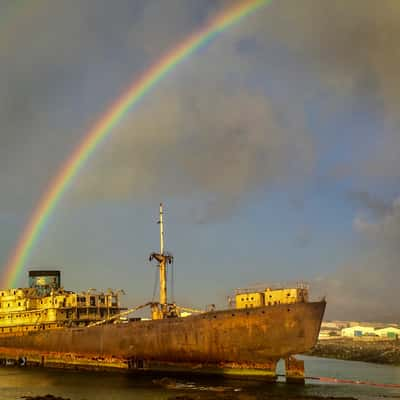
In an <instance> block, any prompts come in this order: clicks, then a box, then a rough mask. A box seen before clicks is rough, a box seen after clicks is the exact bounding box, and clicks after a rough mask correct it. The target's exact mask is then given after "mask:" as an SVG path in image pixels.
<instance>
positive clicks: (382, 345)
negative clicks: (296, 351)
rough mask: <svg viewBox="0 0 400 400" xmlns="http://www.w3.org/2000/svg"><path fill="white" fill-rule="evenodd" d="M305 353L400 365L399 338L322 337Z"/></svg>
mask: <svg viewBox="0 0 400 400" xmlns="http://www.w3.org/2000/svg"><path fill="white" fill-rule="evenodd" d="M307 355H309V356H317V357H324V358H336V359H340V360H348V361H364V362H370V363H376V364H387V365H400V340H363V339H353V338H338V339H324V340H319V341H318V343H317V344H316V346H315V347H314V348H313V349H312V350H310V351H309V352H308V353H307Z"/></svg>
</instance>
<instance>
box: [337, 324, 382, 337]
mask: <svg viewBox="0 0 400 400" xmlns="http://www.w3.org/2000/svg"><path fill="white" fill-rule="evenodd" d="M341 334H342V336H344V337H361V336H375V335H376V333H375V328H374V327H372V326H360V325H357V326H351V327H349V328H343V329H342V330H341Z"/></svg>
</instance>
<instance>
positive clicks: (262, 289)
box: [235, 281, 310, 294]
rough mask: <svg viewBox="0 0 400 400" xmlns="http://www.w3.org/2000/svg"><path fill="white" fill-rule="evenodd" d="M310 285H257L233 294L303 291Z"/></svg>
mask: <svg viewBox="0 0 400 400" xmlns="http://www.w3.org/2000/svg"><path fill="white" fill-rule="evenodd" d="M309 288H310V285H309V284H308V283H307V282H303V281H298V282H284V283H282V282H275V283H257V284H255V285H252V286H249V287H246V288H237V289H235V294H245V293H260V292H265V291H266V290H267V289H271V290H280V289H283V290H284V289H305V290H309Z"/></svg>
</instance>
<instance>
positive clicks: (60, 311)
mask: <svg viewBox="0 0 400 400" xmlns="http://www.w3.org/2000/svg"><path fill="white" fill-rule="evenodd" d="M37 282H40V280H39V279H37V280H36V283H37ZM121 311H122V309H121V306H120V301H119V294H118V293H116V292H113V291H108V292H106V293H102V292H94V291H92V290H88V291H87V292H83V293H74V292H70V291H66V290H64V289H63V288H58V287H51V288H50V287H46V288H45V290H44V289H43V288H41V287H30V288H23V289H21V288H19V289H7V290H2V291H0V334H2V333H16V332H25V331H36V330H43V329H55V328H61V327H65V326H68V327H72V326H76V327H78V326H86V325H88V324H89V323H92V322H96V321H101V320H104V319H108V318H110V317H112V316H113V315H116V314H118V313H120V312H121Z"/></svg>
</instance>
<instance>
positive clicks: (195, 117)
mask: <svg viewBox="0 0 400 400" xmlns="http://www.w3.org/2000/svg"><path fill="white" fill-rule="evenodd" d="M235 2H236V0H212V1H211V0H203V1H201V2H200V1H198V0H168V2H167V1H164V0H135V1H131V0H114V1H113V2H110V1H108V0H79V1H78V0H70V1H64V0H37V1H36V2H35V4H34V5H32V2H28V1H19V2H15V1H13V0H10V1H7V0H6V1H2V2H1V3H0V193H1V196H0V273H1V272H2V271H4V269H5V266H6V264H7V260H8V258H9V256H10V255H11V254H12V251H13V249H14V247H15V246H16V244H17V242H18V239H19V236H20V234H21V232H22V230H23V228H24V226H25V225H26V224H27V222H28V221H29V217H30V215H31V214H32V211H33V209H34V207H35V205H36V204H37V202H38V201H39V199H40V197H41V195H43V193H44V191H45V190H46V188H47V186H48V184H49V182H50V180H51V179H52V177H53V176H54V175H55V174H56V173H57V171H58V170H59V169H60V168H61V166H62V165H63V163H64V161H65V160H66V159H67V158H68V156H69V155H70V154H71V152H72V151H73V149H74V148H75V147H76V146H77V145H78V144H79V142H80V140H81V139H82V138H83V137H84V136H85V133H87V132H88V131H89V128H90V127H91V126H92V124H93V123H94V122H95V121H96V120H98V119H99V118H100V117H101V115H102V114H103V113H104V112H105V110H107V108H108V107H109V106H110V105H111V104H112V103H113V102H114V101H115V100H116V99H117V98H118V96H119V95H120V94H121V93H122V92H123V91H124V89H126V88H127V87H128V86H129V85H130V84H131V83H132V82H133V81H134V80H135V79H136V78H138V77H140V76H141V74H142V73H143V72H145V71H146V70H147V69H148V68H149V67H150V66H151V65H152V64H153V63H154V62H156V61H157V60H158V59H160V58H161V56H162V55H163V54H165V52H167V51H168V50H169V49H172V48H174V46H176V45H177V44H178V43H179V42H181V41H182V40H184V39H185V38H186V37H188V36H189V35H190V34H191V33H192V32H194V31H196V30H197V29H200V28H201V27H202V26H204V24H205V23H206V22H207V21H208V20H209V19H210V18H212V17H213V16H215V15H216V13H218V12H220V11H221V10H224V9H226V8H228V7H229V6H231V5H232V4H233V3H235ZM399 40H400V3H399V2H398V1H397V0H381V1H379V2H377V1H375V0H301V1H299V2H296V5H294V2H293V1H291V0H279V1H278V0H276V1H274V0H273V1H272V2H271V3H270V5H268V6H267V7H265V8H263V9H261V10H259V11H257V12H256V13H255V14H253V15H251V16H249V17H247V18H245V19H243V20H241V21H240V22H239V23H238V24H236V25H234V26H232V27H230V28H229V29H228V30H226V31H224V32H223V33H222V34H220V35H219V36H218V37H216V38H215V39H213V40H212V41H211V42H210V43H208V44H207V46H205V47H203V48H202V49H200V50H199V51H197V52H196V53H195V54H194V55H192V56H190V57H189V58H188V59H187V60H185V61H184V62H182V63H181V64H180V65H179V66H177V67H176V68H175V69H174V70H173V71H172V72H171V73H170V74H168V76H166V77H165V78H164V79H163V80H162V81H161V82H160V83H159V84H158V85H157V86H156V87H155V88H154V89H152V90H151V92H150V93H148V94H147V95H146V96H145V97H144V99H143V100H142V101H141V102H140V104H139V105H138V106H137V107H135V108H134V109H132V110H131V112H129V113H128V114H127V115H126V117H125V118H124V119H123V120H122V121H121V122H120V123H119V124H118V125H117V126H116V127H115V128H114V129H113V132H112V134H111V135H110V137H109V138H108V139H107V140H106V141H105V143H103V145H102V146H101V147H100V148H98V149H97V150H96V152H95V153H94V154H93V155H92V156H91V157H90V159H89V161H88V163H87V164H86V165H85V166H84V168H83V169H82V170H81V172H80V173H79V175H78V176H77V178H76V179H75V180H74V182H73V184H72V185H71V187H70V188H69V189H68V191H67V193H66V194H65V196H64V197H63V198H62V200H61V201H60V203H59V204H58V205H57V207H56V209H55V211H54V213H53V215H52V216H51V218H50V219H49V221H48V223H47V225H46V227H45V229H44V231H43V233H42V234H41V236H40V240H39V241H38V242H37V243H36V245H35V247H34V248H33V251H32V253H31V254H30V257H29V260H28V261H29V262H28V264H27V265H26V267H25V273H24V274H22V276H21V278H20V280H19V282H18V284H19V285H20V286H25V285H26V284H27V278H26V271H28V269H34V268H36V269H39V268H40V269H56V268H58V269H61V271H62V279H63V284H64V286H65V287H66V288H68V289H73V290H85V289H87V288H96V289H98V290H101V289H104V290H105V289H107V288H115V289H119V288H121V289H124V291H125V293H126V294H125V295H124V297H123V302H124V303H125V305H127V306H134V305H137V304H142V303H145V302H147V301H148V300H150V299H151V298H152V296H153V287H154V279H155V274H156V272H157V270H156V267H155V266H154V265H152V264H150V263H149V262H148V261H147V260H148V255H149V254H150V253H151V252H152V251H154V250H157V249H158V246H159V236H158V225H157V223H156V222H157V219H158V215H157V213H158V204H159V203H160V201H162V202H163V203H164V205H165V222H166V227H165V232H166V247H167V249H168V250H169V251H171V252H172V253H173V254H174V256H175V265H174V291H173V292H174V296H175V300H176V301H177V302H178V303H179V304H183V305H186V306H192V307H204V306H206V305H207V304H211V303H215V304H217V305H218V306H220V307H223V306H225V305H226V304H227V303H226V298H227V296H228V295H230V294H232V293H233V291H234V289H235V288H239V287H251V286H254V285H259V284H261V285H264V284H265V285H267V284H270V283H282V284H289V283H294V282H297V281H307V282H309V283H310V286H311V294H312V296H313V297H314V298H319V297H321V296H326V298H327V301H328V307H327V312H326V318H328V319H334V318H335V319H352V320H363V321H367V320H374V321H390V322H393V321H397V322H398V321H399V319H400V308H399V306H398V295H397V290H398V282H399V280H400V267H399V261H400V245H399V243H400V156H399V155H400V133H399V128H400V117H399V113H398V109H399V105H400V78H399V74H398V71H399V63H400V48H399V46H398V43H399Z"/></svg>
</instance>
